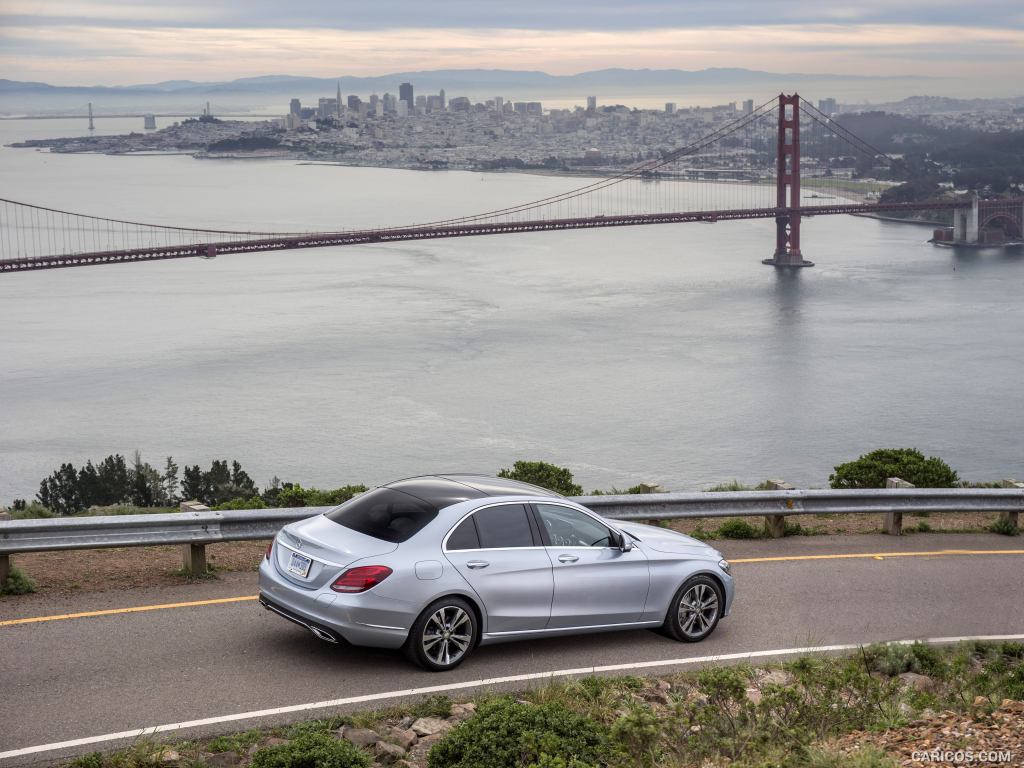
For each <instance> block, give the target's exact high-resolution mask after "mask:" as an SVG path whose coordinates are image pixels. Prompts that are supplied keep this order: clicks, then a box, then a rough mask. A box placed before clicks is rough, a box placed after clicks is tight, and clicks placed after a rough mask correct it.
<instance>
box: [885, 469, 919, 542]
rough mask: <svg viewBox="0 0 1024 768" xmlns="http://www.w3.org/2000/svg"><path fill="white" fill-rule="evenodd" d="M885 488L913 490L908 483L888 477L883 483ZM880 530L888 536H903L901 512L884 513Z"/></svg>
mask: <svg viewBox="0 0 1024 768" xmlns="http://www.w3.org/2000/svg"><path fill="white" fill-rule="evenodd" d="M885 487H886V488H913V487H914V484H913V483H908V482H907V481H906V480H901V479H900V478H898V477H889V478H886V481H885ZM882 529H883V530H884V531H885V532H886V533H887V534H889V535H890V536H902V535H903V513H902V512H886V513H885V520H884V521H883V522H882Z"/></svg>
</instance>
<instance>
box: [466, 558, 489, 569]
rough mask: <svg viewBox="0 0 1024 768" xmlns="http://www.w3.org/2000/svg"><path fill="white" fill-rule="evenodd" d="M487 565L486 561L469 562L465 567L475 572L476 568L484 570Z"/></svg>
mask: <svg viewBox="0 0 1024 768" xmlns="http://www.w3.org/2000/svg"><path fill="white" fill-rule="evenodd" d="M488 565H490V563H488V562H487V561H486V560H470V561H469V562H468V563H466V567H467V568H472V569H473V570H476V569H478V568H486V567H487V566H488Z"/></svg>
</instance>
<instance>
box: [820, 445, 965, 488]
mask: <svg viewBox="0 0 1024 768" xmlns="http://www.w3.org/2000/svg"><path fill="white" fill-rule="evenodd" d="M890 477H898V478H900V479H901V480H906V481H907V482H908V483H912V484H913V485H915V486H916V487H918V488H953V487H955V486H956V485H957V484H958V483H959V482H960V478H959V477H958V476H957V473H956V472H955V471H953V469H952V468H951V467H950V466H949V465H948V464H947V463H946V462H944V461H943V460H942V459H940V458H938V457H936V456H929V457H928V458H925V457H924V454H923V453H921V452H920V451H919V450H917V449H916V448H880V449H878V450H877V451H872V452H871V453H866V454H864V455H863V456H861V457H860V458H859V459H856V460H855V461H850V462H847V463H846V464H840V465H838V466H837V467H836V468H835V472H834V473H833V474H832V475H830V476H829V479H828V482H829V485H831V486H832V487H833V488H884V487H885V481H886V480H887V479H888V478H890Z"/></svg>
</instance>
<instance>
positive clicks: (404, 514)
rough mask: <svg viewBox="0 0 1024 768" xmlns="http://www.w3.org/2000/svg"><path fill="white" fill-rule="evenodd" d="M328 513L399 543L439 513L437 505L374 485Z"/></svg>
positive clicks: (342, 522) (354, 527)
mask: <svg viewBox="0 0 1024 768" xmlns="http://www.w3.org/2000/svg"><path fill="white" fill-rule="evenodd" d="M326 517H327V518H328V519H329V520H333V521H334V522H336V523H338V524H339V525H343V526H345V527H346V528H351V529H352V530H353V531H358V532H359V533H363V534H366V535H367V536H372V537H373V538H375V539H383V540H384V541H390V542H392V543H394V544H399V543H401V542H403V541H406V540H407V539H411V538H412V537H413V536H415V535H416V534H417V533H419V531H420V530H421V529H422V528H423V527H424V526H425V525H426V524H427V523H429V522H430V521H431V520H433V519H434V518H435V517H437V508H436V507H434V506H433V505H431V504H428V503H427V502H425V501H422V500H421V499H417V498H416V497H415V496H410V495H409V494H407V493H402V492H401V491H396V490H394V489H392V488H375V489H374V490H372V491H370V492H368V493H364V494H362V495H361V496H356V497H355V498H354V499H350V500H349V501H346V502H345V503H344V504H342V505H341V506H340V507H338V508H337V509H336V510H334V511H333V512H328V513H327V515H326Z"/></svg>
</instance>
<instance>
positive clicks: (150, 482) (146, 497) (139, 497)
mask: <svg viewBox="0 0 1024 768" xmlns="http://www.w3.org/2000/svg"><path fill="white" fill-rule="evenodd" d="M131 502H132V504H134V505H135V506H137V507H158V506H161V505H162V504H164V503H165V500H164V485H163V477H162V476H161V475H160V473H159V472H157V471H156V470H155V469H154V468H153V467H152V466H150V465H149V464H148V463H147V462H144V461H143V460H142V454H141V453H139V452H138V451H136V452H135V456H134V457H133V460H132V471H131Z"/></svg>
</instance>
